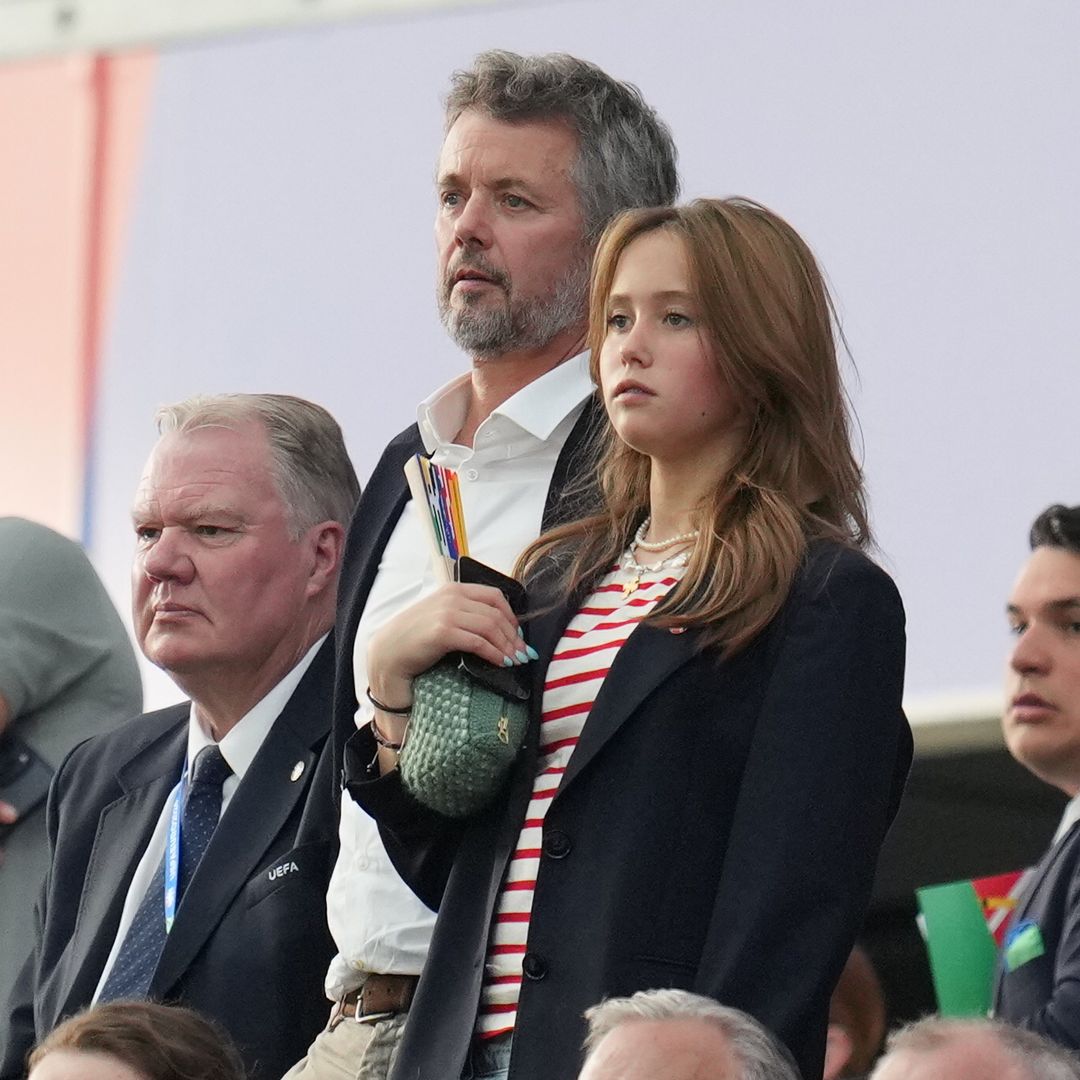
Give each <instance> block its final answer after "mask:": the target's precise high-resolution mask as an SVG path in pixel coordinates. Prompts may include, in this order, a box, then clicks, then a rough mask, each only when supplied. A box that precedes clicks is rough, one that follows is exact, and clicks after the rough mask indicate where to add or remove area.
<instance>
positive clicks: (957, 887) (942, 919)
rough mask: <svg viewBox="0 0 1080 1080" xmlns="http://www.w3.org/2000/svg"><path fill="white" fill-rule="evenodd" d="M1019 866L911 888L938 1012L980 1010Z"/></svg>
mask: <svg viewBox="0 0 1080 1080" xmlns="http://www.w3.org/2000/svg"><path fill="white" fill-rule="evenodd" d="M1021 873H1022V872H1021V871H1019V870H1017V871H1015V872H1013V873H1008V874H995V875H993V876H992V877H984V878H976V879H974V880H973V881H953V882H950V883H949V884H947V885H930V886H927V887H926V888H924V889H918V890H916V893H915V895H916V896H917V897H918V901H919V910H920V912H921V913H922V918H921V925H922V929H923V936H924V937H925V938H926V950H927V953H928V954H929V956H930V974H931V975H932V976H933V980H934V991H935V993H936V994H937V999H938V1009H939V1011H940V1012H941V1015H942V1016H985V1015H986V1013H987V1010H988V1009H989V1008H990V996H991V992H992V987H993V979H994V965H995V963H996V961H997V952H998V949H999V948H1000V946H1001V944H1002V942H1003V940H1004V937H1005V933H1006V931H1007V928H1008V922H1009V916H1010V915H1011V914H1012V911H1013V909H1014V908H1015V906H1016V897H1015V889H1016V884H1017V882H1018V881H1019V879H1020V875H1021Z"/></svg>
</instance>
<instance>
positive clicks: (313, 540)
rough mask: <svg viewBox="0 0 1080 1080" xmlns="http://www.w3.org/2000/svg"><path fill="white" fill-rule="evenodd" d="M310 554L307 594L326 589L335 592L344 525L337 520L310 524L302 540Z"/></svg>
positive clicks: (321, 591)
mask: <svg viewBox="0 0 1080 1080" xmlns="http://www.w3.org/2000/svg"><path fill="white" fill-rule="evenodd" d="M303 542H304V543H305V544H306V545H307V547H308V552H309V556H310V572H309V574H308V582H307V589H306V592H307V595H308V596H309V597H313V596H318V595H319V594H320V593H323V592H325V591H326V590H327V589H329V590H330V592H331V593H332V594H335V595H336V593H337V579H338V571H339V570H340V569H341V556H342V554H343V553H344V550H345V526H344V525H342V524H341V523H340V522H338V521H323V522H320V523H319V524H318V525H312V527H311V528H310V529H308V531H307V533H306V534H305V535H304V541H303Z"/></svg>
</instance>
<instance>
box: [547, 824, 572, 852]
mask: <svg viewBox="0 0 1080 1080" xmlns="http://www.w3.org/2000/svg"><path fill="white" fill-rule="evenodd" d="M570 848H571V844H570V837H569V836H567V835H566V833H564V832H560V831H559V830H558V829H552V830H551V832H549V833H548V834H547V836H545V837H544V854H545V855H547V856H548V857H549V858H552V859H565V858H566V856H567V855H569V854H570Z"/></svg>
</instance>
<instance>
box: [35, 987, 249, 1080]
mask: <svg viewBox="0 0 1080 1080" xmlns="http://www.w3.org/2000/svg"><path fill="white" fill-rule="evenodd" d="M28 1068H29V1070H30V1075H29V1080H194V1078H196V1077H197V1078H198V1080H244V1077H245V1075H246V1073H245V1071H244V1065H243V1062H242V1061H241V1060H240V1055H239V1054H238V1053H237V1051H236V1048H235V1047H234V1046H233V1044H232V1042H231V1041H230V1040H229V1037H228V1036H227V1035H226V1034H225V1033H224V1032H223V1031H221V1029H220V1028H218V1027H217V1026H216V1025H215V1024H213V1023H211V1022H210V1021H209V1020H207V1019H205V1018H204V1017H202V1016H200V1015H199V1014H198V1013H196V1012H193V1011H192V1010H191V1009H185V1008H182V1007H180V1006H176V1005H159V1004H157V1003H155V1002H149V1001H114V1002H109V1003H108V1004H105V1005H97V1006H94V1007H93V1008H90V1009H86V1010H85V1011H84V1012H81V1013H78V1014H76V1015H75V1016H72V1017H71V1018H70V1019H68V1020H65V1021H64V1022H63V1023H62V1024H60V1025H59V1026H58V1027H56V1028H55V1029H54V1030H53V1031H52V1032H51V1033H50V1034H49V1035H48V1036H46V1037H45V1039H43V1040H42V1041H41V1042H40V1043H38V1045H37V1046H36V1047H35V1049H34V1050H33V1051H32V1052H31V1054H30V1058H29V1061H28Z"/></svg>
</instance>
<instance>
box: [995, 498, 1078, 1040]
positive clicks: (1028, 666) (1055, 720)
mask: <svg viewBox="0 0 1080 1080" xmlns="http://www.w3.org/2000/svg"><path fill="white" fill-rule="evenodd" d="M1030 539H1031V548H1032V553H1031V556H1030V558H1029V559H1028V561H1027V562H1026V563H1025V565H1024V567H1023V569H1022V570H1021V571H1020V576H1019V577H1018V578H1017V580H1016V584H1015V585H1014V586H1013V589H1012V593H1011V595H1010V597H1009V603H1008V608H1007V611H1008V616H1009V623H1010V625H1011V627H1012V632H1013V634H1014V635H1015V637H1016V644H1015V645H1014V647H1013V650H1012V654H1011V655H1010V657H1009V664H1008V670H1007V674H1006V701H1005V715H1004V718H1003V721H1002V724H1003V727H1004V732H1005V742H1006V744H1007V746H1008V748H1009V752H1010V753H1011V754H1012V756H1013V757H1014V758H1016V760H1017V761H1019V762H1020V764H1022V765H1023V766H1024V767H1025V768H1027V769H1029V770H1030V771H1031V772H1032V773H1034V774H1035V775H1036V776H1037V777H1039V779H1040V780H1043V781H1045V782H1046V783H1048V784H1051V785H1052V786H1054V787H1056V788H1058V789H1060V790H1061V791H1063V792H1065V794H1066V795H1068V796H1069V799H1070V802H1069V804H1068V805H1067V807H1066V808H1065V813H1064V815H1063V817H1062V819H1061V824H1060V825H1059V826H1058V830H1057V833H1056V834H1055V835H1054V839H1053V842H1052V844H1051V845H1050V849H1049V850H1048V851H1047V852H1046V854H1045V855H1044V856H1043V857H1042V859H1041V860H1040V862H1039V864H1038V866H1037V867H1036V868H1035V870H1034V871H1033V872H1032V873H1031V874H1030V876H1029V878H1028V880H1027V881H1026V882H1025V883H1024V884H1023V885H1022V887H1021V891H1020V898H1019V904H1018V906H1017V909H1016V911H1015V913H1014V915H1013V918H1012V923H1011V925H1010V928H1009V931H1008V934H1007V935H1006V939H1005V944H1004V947H1003V949H1002V952H1001V957H1000V960H999V964H998V973H997V980H996V984H995V988H994V1013H995V1015H996V1016H998V1017H999V1018H1000V1019H1002V1020H1006V1021H1008V1022H1009V1023H1012V1024H1016V1025H1018V1026H1020V1027H1024V1028H1028V1029H1030V1030H1031V1031H1037V1032H1040V1033H1041V1034H1043V1035H1046V1036H1047V1037H1048V1038H1050V1039H1052V1040H1053V1041H1054V1042H1057V1043H1060V1044H1061V1045H1062V1046H1066V1047H1070V1048H1073V1049H1076V1048H1080V828H1078V827H1077V826H1078V823H1080V506H1074V507H1065V506H1051V507H1050V508H1049V509H1047V510H1045V511H1044V512H1043V513H1042V514H1040V515H1039V516H1038V518H1036V519H1035V523H1034V525H1033V526H1032V528H1031V538H1030Z"/></svg>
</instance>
